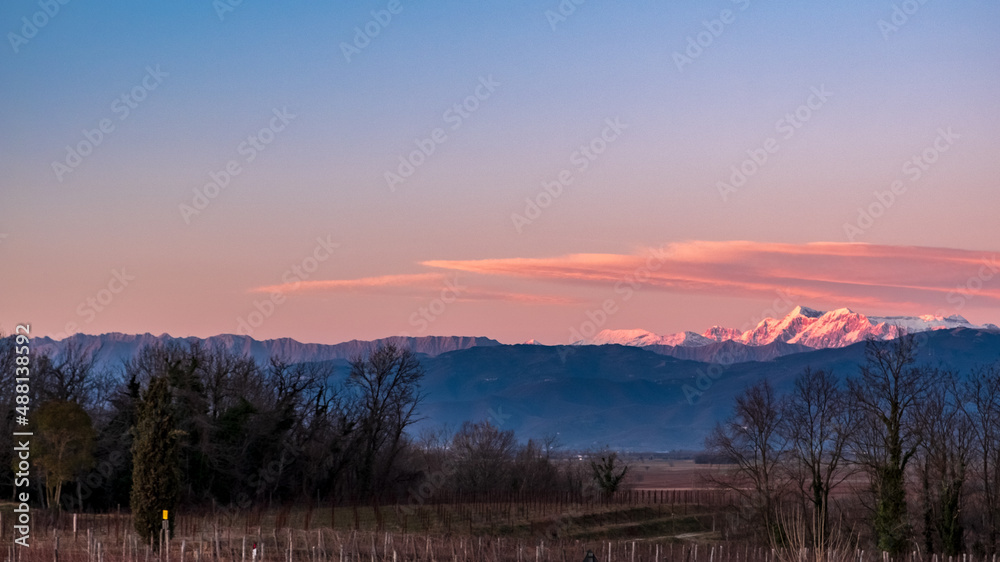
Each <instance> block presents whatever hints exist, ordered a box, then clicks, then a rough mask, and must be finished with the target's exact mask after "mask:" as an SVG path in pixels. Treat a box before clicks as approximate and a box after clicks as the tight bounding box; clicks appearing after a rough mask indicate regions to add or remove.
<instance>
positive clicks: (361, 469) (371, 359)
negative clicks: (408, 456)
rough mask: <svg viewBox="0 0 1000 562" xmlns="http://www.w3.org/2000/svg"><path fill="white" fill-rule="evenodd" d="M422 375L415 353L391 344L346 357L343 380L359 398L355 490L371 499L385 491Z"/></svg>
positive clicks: (411, 419) (411, 418) (413, 411)
mask: <svg viewBox="0 0 1000 562" xmlns="http://www.w3.org/2000/svg"><path fill="white" fill-rule="evenodd" d="M423 377H424V371H423V368H422V367H421V366H420V362H419V361H418V360H417V358H416V356H415V355H414V354H413V353H412V352H411V351H409V350H406V349H402V348H399V347H397V346H396V345H395V344H391V343H390V344H387V345H384V346H380V347H378V348H376V349H375V350H373V351H371V352H370V353H369V354H368V356H367V357H357V358H355V359H354V360H353V361H351V373H350V376H349V377H348V380H347V384H348V387H349V388H351V389H352V390H354V391H355V393H356V395H357V399H358V407H359V422H358V430H359V437H360V439H361V443H360V452H361V457H360V465H359V466H358V473H359V482H358V492H359V493H360V494H361V496H362V497H369V498H374V497H375V495H376V494H378V493H379V492H380V491H384V489H385V485H386V483H387V480H388V477H389V474H390V472H391V470H392V468H393V466H394V464H395V461H396V457H397V456H398V455H399V453H400V451H401V450H402V446H403V443H404V441H403V434H404V431H405V430H406V428H407V427H409V426H410V425H411V424H413V423H414V422H415V421H417V418H416V410H417V406H418V405H419V404H420V401H421V398H422V395H421V394H420V381H421V380H422V379H423Z"/></svg>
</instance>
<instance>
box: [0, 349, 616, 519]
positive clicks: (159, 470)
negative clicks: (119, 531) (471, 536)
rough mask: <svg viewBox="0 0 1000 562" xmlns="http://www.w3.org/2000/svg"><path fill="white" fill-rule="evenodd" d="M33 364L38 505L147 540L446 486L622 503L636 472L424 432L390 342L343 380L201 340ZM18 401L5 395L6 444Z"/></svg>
mask: <svg viewBox="0 0 1000 562" xmlns="http://www.w3.org/2000/svg"><path fill="white" fill-rule="evenodd" d="M13 358H14V354H13V341H12V340H11V338H0V375H2V377H4V378H5V379H6V378H10V377H12V376H13V373H14V369H13V368H12V366H13ZM31 364H32V366H33V371H32V374H31V389H30V390H31V404H32V410H31V416H30V418H31V429H33V430H34V431H35V438H34V439H35V441H34V443H33V459H34V460H33V462H34V466H35V469H36V471H37V473H36V474H33V475H32V482H33V483H34V485H36V486H37V487H38V493H37V494H36V496H37V497H38V498H40V499H41V500H42V501H43V504H44V505H45V506H48V507H50V508H53V509H60V508H62V509H74V510H92V511H100V510H109V509H117V508H120V507H126V506H131V507H132V509H133V513H135V514H136V525H137V527H138V528H140V531H142V532H143V533H144V534H146V533H154V534H155V532H156V529H157V528H158V516H159V512H160V510H161V509H170V508H173V507H177V506H181V507H189V508H201V507H213V508H236V509H243V508H247V507H250V506H257V507H270V506H275V505H287V504H289V503H291V502H307V503H309V504H311V505H317V504H329V505H344V504H365V503H381V502H393V503H405V502H406V501H408V500H409V499H410V498H411V497H413V495H414V490H418V489H421V486H422V485H423V486H424V488H423V489H426V488H427V486H426V482H428V481H429V480H431V479H433V478H435V477H437V481H435V483H434V485H433V491H434V493H440V494H452V495H455V494H487V493H514V492H535V491H538V492H541V491H545V492H552V491H559V490H565V491H568V492H578V493H579V492H580V491H581V490H582V489H583V488H584V487H585V486H593V487H596V488H597V489H598V490H600V491H601V493H613V492H614V491H615V490H616V489H617V488H618V487H619V486H620V485H621V483H622V479H623V478H624V476H625V473H626V471H627V467H626V466H625V465H624V463H623V462H622V461H621V460H620V459H619V458H618V457H617V455H615V454H613V453H610V452H604V453H603V454H601V455H597V456H595V458H594V459H593V461H592V462H570V461H567V460H564V459H557V458H556V457H555V456H554V455H553V452H554V450H555V448H556V443H555V440H554V439H547V440H544V441H543V442H536V441H528V442H527V443H519V442H518V441H517V439H516V437H515V435H514V432H513V431H512V430H503V429H502V428H501V427H499V426H500V425H502V420H499V421H498V423H493V422H492V421H489V420H486V421H479V422H471V421H470V422H467V423H465V424H463V425H462V426H461V427H460V428H458V430H457V431H455V432H454V433H449V432H447V431H445V430H438V431H426V432H424V433H422V434H420V435H412V431H411V429H412V427H413V425H414V423H415V422H417V421H418V419H419V406H420V403H421V401H422V399H423V393H422V391H421V386H420V385H421V381H422V379H423V376H424V371H423V369H422V367H421V366H420V363H419V361H418V358H417V356H416V355H415V354H413V353H412V352H410V351H408V350H405V349H401V348H399V347H396V346H394V345H385V346H382V347H377V348H373V349H371V350H369V352H368V353H366V354H364V355H362V356H358V357H356V358H355V359H353V360H352V361H351V362H350V366H349V369H348V372H347V373H346V374H340V376H337V375H338V373H335V372H334V369H333V367H331V366H330V363H326V362H320V363H295V364H292V363H289V362H288V361H285V360H282V359H281V358H277V357H272V358H270V359H269V360H268V361H266V362H263V363H259V362H257V361H254V360H253V359H252V358H250V357H248V356H244V355H240V354H238V353H234V352H231V351H227V350H226V349H224V348H222V347H210V346H206V345H204V344H202V343H200V342H197V341H196V342H193V343H179V342H172V343H167V344H157V345H151V346H148V347H145V348H143V349H141V350H140V351H139V352H138V353H137V354H136V356H135V357H134V358H133V359H131V360H129V361H127V362H125V363H124V364H123V365H122V368H121V371H120V372H119V373H112V372H104V371H101V370H99V369H97V368H96V367H95V363H94V359H93V358H92V357H91V356H89V355H88V354H86V353H84V352H83V351H81V350H80V349H78V348H75V347H73V346H72V345H69V346H66V348H65V349H64V350H63V352H62V354H60V355H59V356H58V358H53V357H49V356H47V355H37V356H35V357H33V359H32V361H31ZM3 384H4V385H5V387H12V384H13V380H10V381H6V380H5V381H4V382H3ZM12 400H13V397H12V396H11V394H8V393H4V394H3V395H2V397H0V407H3V408H4V411H5V412H7V414H6V415H5V417H4V418H3V419H4V423H5V426H6V427H5V429H4V435H5V436H9V435H11V432H12V431H14V430H15V429H14V416H13V411H14V408H13V402H12ZM11 450H12V449H11V447H2V448H0V494H2V495H3V497H10V495H11V494H12V493H13V471H12V466H13V460H14V459H13V458H11V456H10V455H11V454H12V453H11ZM442 474H446V475H447V478H443V479H442V478H440V475H442Z"/></svg>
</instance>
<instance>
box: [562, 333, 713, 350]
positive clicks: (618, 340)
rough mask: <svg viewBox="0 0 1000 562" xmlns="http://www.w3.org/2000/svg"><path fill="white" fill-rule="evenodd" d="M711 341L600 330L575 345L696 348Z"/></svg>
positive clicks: (699, 337)
mask: <svg viewBox="0 0 1000 562" xmlns="http://www.w3.org/2000/svg"><path fill="white" fill-rule="evenodd" d="M713 341H715V340H712V339H709V338H706V337H704V336H702V335H701V334H696V333H694V332H678V333H676V334H669V335H666V336H660V335H657V334H654V333H653V332H650V331H649V330H601V331H600V332H598V333H597V334H595V335H594V337H592V338H588V339H586V340H583V341H580V342H577V343H578V344H582V345H630V346H633V347H646V346H649V345H669V346H675V347H676V346H683V347H696V346H702V345H708V344H710V343H712V342H713Z"/></svg>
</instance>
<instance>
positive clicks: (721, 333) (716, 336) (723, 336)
mask: <svg viewBox="0 0 1000 562" xmlns="http://www.w3.org/2000/svg"><path fill="white" fill-rule="evenodd" d="M701 335H702V336H704V337H706V338H708V339H710V340H712V341H717V342H718V341H729V340H735V339H737V338H739V337H740V336H741V335H743V332H741V331H739V330H737V329H736V328H723V327H722V326H712V327H711V328H709V329H707V330H705V331H704V332H702V334H701Z"/></svg>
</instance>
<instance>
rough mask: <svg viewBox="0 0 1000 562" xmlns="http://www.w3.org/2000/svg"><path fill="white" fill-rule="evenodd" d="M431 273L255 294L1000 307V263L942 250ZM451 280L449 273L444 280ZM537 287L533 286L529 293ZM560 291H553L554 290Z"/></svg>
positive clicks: (704, 246) (769, 253)
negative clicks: (622, 294)
mask: <svg viewBox="0 0 1000 562" xmlns="http://www.w3.org/2000/svg"><path fill="white" fill-rule="evenodd" d="M421 265H423V266H425V267H430V268H434V269H437V270H446V271H436V272H427V273H414V274H403V275H384V276H380V277H365V278H360V279H341V280H320V281H304V282H300V283H291V284H283V285H273V286H267V287H258V288H256V289H253V291H254V292H274V291H278V292H282V293H286V294H288V293H312V292H324V293H338V292H350V291H361V292H366V293H379V294H385V293H388V294H400V295H411V296H421V297H424V296H432V295H434V294H436V293H438V292H440V291H441V289H442V288H443V287H445V286H446V284H447V283H448V282H449V280H455V279H457V277H456V275H457V274H458V273H462V274H465V275H466V276H467V277H470V278H471V279H473V280H475V283H473V281H472V280H470V279H463V280H462V283H463V284H465V285H468V287H466V288H465V289H463V290H462V291H461V292H460V293H459V295H458V298H457V300H465V301H474V300H494V301H506V302H517V303H525V304H538V305H568V304H575V303H578V302H580V300H579V299H576V298H571V297H565V296H557V295H552V294H551V292H552V289H551V285H563V286H567V285H574V286H605V287H614V286H616V285H617V284H622V283H626V284H631V285H633V286H642V287H648V288H650V289H651V290H660V291H666V292H677V293H691V294H709V295H719V296H730V297H766V298H771V297H773V296H774V293H775V291H776V290H779V289H780V290H784V291H786V292H788V293H790V294H792V295H795V297H796V298H797V299H798V300H803V301H806V302H811V303H816V304H825V305H831V306H838V307H839V306H857V307H865V308H866V309H873V308H896V309H898V308H906V309H925V308H927V307H928V306H930V307H935V308H946V305H947V302H946V301H947V300H948V298H949V297H950V296H952V295H954V294H956V291H957V290H959V288H962V290H964V291H972V294H973V295H974V297H975V299H976V300H975V303H974V304H976V305H979V306H997V305H998V304H1000V257H998V254H997V253H993V252H977V251H970V250H959V249H950V248H926V247H918V246H888V245H875V244H848V243H831V242H819V243H810V244H778V243H766V242H751V241H739V240H738V241H721V242H718V241H716V242H713V241H688V242H676V243H670V244H665V245H663V246H661V247H660V248H654V249H646V250H642V251H637V252H635V253H632V254H569V255H565V256H555V257H544V258H502V259H497V258H488V259H475V260H429V261H425V262H422V263H421ZM448 272H451V273H448ZM511 278H519V279H524V280H528V281H530V282H536V283H537V282H544V283H546V284H548V285H550V287H549V289H548V290H547V291H546V292H542V291H540V290H533V291H531V292H513V291H509V290H508V287H506V286H504V285H505V284H508V283H509V281H507V282H505V281H504V279H511ZM535 287H536V288H538V289H540V288H541V287H540V286H538V285H535ZM557 292H558V291H557Z"/></svg>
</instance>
